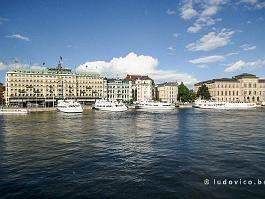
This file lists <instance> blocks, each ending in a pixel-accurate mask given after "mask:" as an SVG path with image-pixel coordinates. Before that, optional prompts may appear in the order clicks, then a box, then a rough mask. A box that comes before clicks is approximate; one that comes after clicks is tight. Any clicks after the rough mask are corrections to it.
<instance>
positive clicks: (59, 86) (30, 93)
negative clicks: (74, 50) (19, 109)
mask: <svg viewBox="0 0 265 199" xmlns="http://www.w3.org/2000/svg"><path fill="white" fill-rule="evenodd" d="M103 89H104V81H103V77H101V76H100V75H99V74H97V73H76V72H74V71H72V70H71V69H65V68H62V66H61V64H60V63H59V64H58V66H57V67H56V68H43V69H26V68H17V69H10V70H9V71H8V72H7V73H6V89H5V99H6V103H7V104H8V105H9V104H20V105H23V106H26V105H29V104H32V103H33V104H39V105H40V104H42V105H43V106H46V105H50V104H53V105H54V102H55V101H56V100H58V99H64V98H66V99H76V100H77V101H79V102H83V103H92V102H93V101H95V100H96V99H100V98H102V97H103V93H104V91H103Z"/></svg>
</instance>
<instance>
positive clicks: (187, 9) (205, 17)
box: [180, 0, 227, 33]
mask: <svg viewBox="0 0 265 199" xmlns="http://www.w3.org/2000/svg"><path fill="white" fill-rule="evenodd" d="M226 2H227V1H226V0H208V1H198V0H183V3H182V7H181V9H180V16H181V17H182V18H183V19H184V20H190V19H192V18H195V19H196V20H195V22H194V23H193V25H192V26H190V27H189V28H188V29H187V32H188V33H197V32H199V31H200V30H201V29H202V28H203V27H205V26H212V25H214V24H216V22H219V21H221V20H222V19H221V18H213V17H214V15H216V14H217V13H218V11H219V10H220V9H221V5H224V4H226ZM194 7H196V10H195V9H194Z"/></svg>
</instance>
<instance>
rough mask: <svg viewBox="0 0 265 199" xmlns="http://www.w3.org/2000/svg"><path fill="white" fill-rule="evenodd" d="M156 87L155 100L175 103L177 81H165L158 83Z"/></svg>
mask: <svg viewBox="0 0 265 199" xmlns="http://www.w3.org/2000/svg"><path fill="white" fill-rule="evenodd" d="M156 88H157V92H156V95H157V100H159V101H161V102H168V103H177V98H178V83H177V82H166V83H163V84H158V85H157V86H156Z"/></svg>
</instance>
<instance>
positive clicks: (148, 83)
mask: <svg viewBox="0 0 265 199" xmlns="http://www.w3.org/2000/svg"><path fill="white" fill-rule="evenodd" d="M125 80H128V81H132V97H133V100H134V101H145V100H152V99H154V98H155V85H154V80H152V79H151V78H150V77H148V76H142V75H127V76H126V77H125Z"/></svg>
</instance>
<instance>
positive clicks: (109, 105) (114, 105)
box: [94, 100, 128, 111]
mask: <svg viewBox="0 0 265 199" xmlns="http://www.w3.org/2000/svg"><path fill="white" fill-rule="evenodd" d="M94 108H95V109H97V110H101V111H126V110H128V108H127V106H125V104H124V103H122V102H118V101H108V100H96V103H95V105H94Z"/></svg>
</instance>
